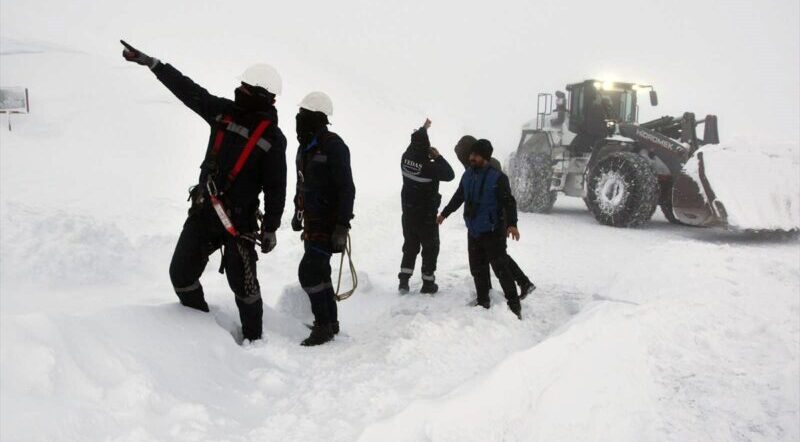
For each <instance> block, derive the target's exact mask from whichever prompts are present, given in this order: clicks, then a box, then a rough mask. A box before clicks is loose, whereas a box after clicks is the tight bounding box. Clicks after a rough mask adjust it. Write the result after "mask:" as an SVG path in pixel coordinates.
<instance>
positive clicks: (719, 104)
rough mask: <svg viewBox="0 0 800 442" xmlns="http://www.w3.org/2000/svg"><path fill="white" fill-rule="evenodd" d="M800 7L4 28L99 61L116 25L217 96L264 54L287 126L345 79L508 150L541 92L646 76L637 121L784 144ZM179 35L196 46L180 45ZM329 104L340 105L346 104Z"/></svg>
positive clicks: (794, 128) (229, 12)
mask: <svg viewBox="0 0 800 442" xmlns="http://www.w3.org/2000/svg"><path fill="white" fill-rule="evenodd" d="M798 11H799V9H798V2H797V1H793V0H780V1H772V0H769V1H761V2H752V1H686V0H679V1H647V2H642V1H632V0H631V1H602V2H576V1H553V0H544V1H535V2H534V1H493V2H455V1H450V2H441V1H438V2H436V1H433V2H431V1H403V2H399V1H393V2H374V1H367V0H361V1H358V0H345V1H337V2H258V1H240V2H205V3H204V2H196V1H170V2H164V1H159V2H155V1H144V2H88V1H86V2H61V1H52V0H25V1H12V0H5V1H4V2H3V4H2V31H1V32H2V36H3V37H7V38H37V39H41V40H47V41H52V42H60V43H62V44H64V45H65V46H67V47H71V48H74V49H80V48H84V49H85V50H88V51H91V52H100V53H106V54H108V56H109V57H116V56H118V52H119V45H118V44H117V39H118V38H119V37H125V38H126V39H128V40H129V41H130V42H131V43H133V44H136V45H138V46H139V47H140V48H141V49H142V50H145V51H149V52H150V53H151V54H152V55H154V56H157V57H161V58H163V59H164V60H166V61H170V62H173V63H174V64H175V65H176V66H178V67H180V68H181V69H184V70H185V71H186V72H187V73H188V74H190V75H192V76H193V77H194V78H196V79H198V81H201V82H202V83H203V84H205V85H207V86H208V87H209V88H210V89H211V90H213V91H215V92H217V93H220V94H228V95H229V94H230V91H231V89H232V87H233V85H234V84H235V83H234V81H235V79H234V76H235V75H237V74H238V73H239V71H241V70H242V69H243V68H244V67H245V66H246V65H248V64H249V63H251V62H254V61H261V60H265V61H269V62H271V63H273V64H274V65H276V66H277V67H278V68H279V69H280V70H281V71H282V72H284V76H285V77H286V83H287V88H286V94H285V96H284V97H283V99H282V100H281V107H280V109H281V110H282V111H283V112H282V115H283V118H284V126H286V129H287V132H291V127H289V125H287V122H286V119H287V117H288V116H293V115H294V112H295V111H294V105H295V104H296V103H297V101H298V99H299V97H301V96H302V95H303V94H305V93H306V92H307V91H306V90H293V89H292V88H291V85H292V83H293V80H294V79H299V78H302V80H303V83H304V84H312V85H315V87H316V88H318V89H323V90H328V91H332V94H333V95H334V98H335V99H338V100H337V102H339V103H340V104H341V103H346V101H345V100H343V97H341V95H342V94H346V93H348V91H350V90H362V91H363V90H369V91H370V92H369V95H372V96H374V97H375V98H376V99H378V100H380V99H381V97H382V96H391V97H392V102H393V103H396V104H398V105H403V106H406V107H407V108H408V111H409V112H408V115H409V117H414V118H410V121H397V122H395V123H396V125H398V126H401V127H403V128H404V129H405V130H406V131H408V130H410V129H411V128H412V127H413V126H415V125H417V124H418V120H420V119H421V118H422V117H423V116H425V115H430V116H431V118H432V119H434V121H436V120H437V118H438V119H439V120H443V119H445V118H449V119H452V120H454V121H458V122H459V125H460V127H457V128H454V130H457V131H460V130H463V131H469V132H472V133H474V134H476V135H478V136H482V137H486V138H489V139H491V140H493V141H495V144H496V145H497V146H496V147H497V148H498V149H499V150H501V151H502V152H503V153H508V152H509V151H510V150H511V149H512V148H513V147H514V144H515V142H516V141H517V135H518V130H519V126H520V125H521V124H522V123H523V122H524V121H526V120H528V119H530V118H532V116H533V114H534V112H535V98H536V94H537V93H538V92H552V91H553V90H555V89H557V88H563V86H564V84H565V83H567V82H573V81H579V80H581V79H584V78H590V77H601V78H610V79H617V80H630V81H640V82H646V83H652V84H654V85H656V87H657V90H658V91H659V93H660V97H659V98H660V101H661V103H660V106H659V107H658V108H656V109H652V108H650V106H649V104H647V103H645V102H643V103H642V119H647V118H650V117H656V116H660V115H665V114H673V115H679V114H680V113H682V112H684V111H694V112H696V113H697V114H698V115H705V114H707V113H716V114H718V116H719V118H720V133H721V137H722V138H723V139H724V140H731V139H733V138H736V137H741V136H745V137H750V138H752V137H753V136H756V135H757V136H758V138H759V140H762V141H764V142H770V143H772V142H778V143H794V142H795V141H796V140H797V139H798V138H800V131H799V130H800V129H798V125H797V123H798V120H799V119H800V112H799V111H798V109H799V108H798V100H799V99H800V90H799V89H798V78H800V71H799V70H798V53H799V52H800V47H799V46H798V44H799V42H800V34H798V28H797V22H798V16H799V15H800V12H798ZM43 16H44V17H43ZM31 19H35V20H36V21H39V22H41V21H42V20H43V19H49V21H50V22H51V23H52V26H50V27H49V29H48V30H47V31H46V32H42V29H40V28H37V29H36V30H35V31H34V30H31V29H29V28H28V27H27V26H26V23H27V22H29V20H31ZM186 47H192V48H193V50H192V51H191V52H186V51H178V50H177V49H176V48H186ZM298 59H302V60H303V63H302V65H300V64H299V63H297V62H296V61H297V60H298ZM314 65H316V68H317V69H315V70H314V71H309V70H308V67H309V66H314ZM296 70H297V71H299V70H302V72H297V71H296ZM343 79H347V80H346V81H347V82H356V83H350V84H342V83H343V82H345V80H343ZM54 81H57V77H54ZM120 86H121V87H124V85H120ZM64 87H69V85H66V84H65V85H64ZM156 87H158V86H156V85H153V88H156ZM108 93H114V92H113V91H108ZM337 93H338V95H339V96H336V95H337ZM643 101H645V100H643ZM337 111H338V112H339V115H346V114H347V108H346V107H342V106H339V107H337ZM342 118H344V117H342ZM398 142H400V143H401V144H402V143H404V142H405V140H388V139H387V140H386V144H385V145H381V146H369V148H370V149H387V150H392V151H396V149H398V148H399V146H398V145H397V143H398ZM441 143H442V144H447V145H451V144H452V142H451V140H441Z"/></svg>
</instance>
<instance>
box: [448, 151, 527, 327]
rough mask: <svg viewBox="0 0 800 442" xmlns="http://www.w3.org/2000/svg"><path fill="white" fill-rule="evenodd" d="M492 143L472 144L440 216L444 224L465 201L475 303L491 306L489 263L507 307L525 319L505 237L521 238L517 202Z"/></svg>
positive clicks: (465, 217)
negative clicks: (496, 163)
mask: <svg viewBox="0 0 800 442" xmlns="http://www.w3.org/2000/svg"><path fill="white" fill-rule="evenodd" d="M492 151H493V148H492V143H490V142H489V141H488V140H478V141H477V142H476V143H475V144H473V145H472V147H471V148H470V154H469V163H470V168H469V169H467V170H466V171H465V172H464V175H462V177H461V182H460V183H459V185H458V190H457V191H456V193H455V194H454V195H453V197H452V198H451V199H450V202H449V203H447V206H445V208H444V209H443V210H442V213H441V214H440V215H439V216H438V217H437V222H438V223H439V224H442V223H443V222H444V220H445V219H446V218H447V217H448V216H450V214H452V213H453V212H455V211H456V210H458V209H459V208H460V207H461V205H462V204H463V205H464V206H465V207H464V221H465V223H466V225H467V245H468V247H467V248H468V252H469V268H470V273H471V274H472V278H473V279H474V281H475V290H476V292H477V297H478V299H477V302H476V305H480V306H481V307H484V308H487V309H488V308H489V305H490V299H489V288H490V279H489V278H490V275H489V266H490V265H491V267H492V269H493V270H494V273H495V276H497V279H499V280H500V286H501V287H502V288H503V293H504V294H505V297H506V302H507V303H508V308H509V309H511V311H512V312H513V313H514V314H515V315H517V318H520V319H522V308H521V306H520V301H519V294H518V293H517V286H516V284H515V283H514V278H513V276H512V273H511V271H510V269H509V258H508V254H507V253H506V237H507V236H510V237H512V238H513V239H514V240H515V241H519V230H517V203H516V201H515V200H514V196H513V195H512V194H511V186H510V185H509V182H508V177H507V176H506V175H505V174H504V173H503V172H500V171H499V170H497V169H496V168H494V167H492V165H491V163H490V160H491V158H492Z"/></svg>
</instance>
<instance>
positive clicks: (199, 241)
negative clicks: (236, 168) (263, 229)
mask: <svg viewBox="0 0 800 442" xmlns="http://www.w3.org/2000/svg"><path fill="white" fill-rule="evenodd" d="M220 247H223V250H224V254H223V258H222V261H223V268H224V270H225V276H227V278H228V285H229V286H230V288H231V290H233V294H234V295H235V296H236V306H237V307H238V308H239V319H240V320H241V321H242V332H243V335H244V338H245V339H258V338H260V337H261V316H262V313H263V303H262V301H261V288H260V286H259V284H258V278H257V276H256V261H258V255H257V254H256V250H255V244H253V243H252V242H249V241H247V240H244V239H237V238H233V237H232V236H230V235H229V234H228V233H227V232H226V231H225V230H223V228H222V224H221V223H220V222H219V220H216V219H213V218H210V217H209V216H207V214H205V215H204V214H202V213H201V214H194V215H191V216H189V218H187V219H186V222H185V223H184V225H183V231H181V235H180V238H178V244H177V245H176V246H175V252H174V253H173V255H172V262H171V263H170V265H169V276H170V279H171V280H172V286H173V287H174V288H175V293H176V294H177V295H178V298H179V299H180V300H181V303H182V304H184V305H186V306H189V307H194V308H201V307H202V306H206V303H205V299H204V295H203V286H202V285H201V284H200V275H202V274H203V270H205V268H206V264H208V257H209V255H211V254H212V253H213V252H214V251H216V250H217V249H219V248H220ZM206 309H207V307H206Z"/></svg>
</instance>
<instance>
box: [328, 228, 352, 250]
mask: <svg viewBox="0 0 800 442" xmlns="http://www.w3.org/2000/svg"><path fill="white" fill-rule="evenodd" d="M349 231H350V228H349V227H347V226H343V225H341V224H337V225H336V228H334V229H333V235H331V251H332V252H333V253H342V252H344V249H345V248H346V247H347V232H349Z"/></svg>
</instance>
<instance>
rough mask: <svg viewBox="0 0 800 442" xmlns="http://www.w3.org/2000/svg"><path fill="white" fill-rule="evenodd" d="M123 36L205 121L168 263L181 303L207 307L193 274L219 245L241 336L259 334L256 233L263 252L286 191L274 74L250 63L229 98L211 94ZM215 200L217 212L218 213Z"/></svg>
mask: <svg viewBox="0 0 800 442" xmlns="http://www.w3.org/2000/svg"><path fill="white" fill-rule="evenodd" d="M123 44H124V45H125V47H126V49H125V50H124V51H123V56H124V57H125V59H126V60H128V61H130V62H134V63H138V64H140V65H144V66H148V67H149V68H150V69H151V70H152V71H153V73H154V74H155V75H156V78H157V79H158V80H159V81H161V83H163V84H164V86H166V87H167V89H169V90H170V92H172V93H173V94H174V95H175V96H176V97H177V98H178V99H179V100H180V101H181V102H183V104H185V105H186V106H187V107H188V108H189V109H191V110H192V111H194V112H195V113H197V114H198V115H200V117H202V118H203V119H204V120H205V121H206V122H207V123H208V124H209V126H210V128H211V133H210V136H209V141H208V145H207V147H206V156H205V160H204V161H203V164H202V166H201V168H200V177H199V181H198V185H197V186H195V187H194V188H193V190H192V192H191V195H190V199H191V201H192V205H191V208H190V210H189V216H188V217H187V219H186V222H185V223H184V225H183V230H182V232H181V234H180V237H179V239H178V243H177V245H176V246H175V252H174V254H173V256H172V262H171V263H170V267H169V275H170V279H171V281H172V285H173V287H174V289H175V293H176V294H177V296H178V299H179V300H180V302H181V304H183V305H185V306H187V307H191V308H194V309H197V310H201V311H204V312H208V311H209V308H208V304H207V303H206V300H205V295H204V293H203V287H202V285H201V284H200V276H201V275H202V274H203V271H204V270H205V267H206V264H207V263H208V257H209V255H210V254H211V253H213V252H214V251H216V250H218V249H220V248H221V249H222V250H223V258H222V270H224V273H225V275H226V277H227V279H228V284H229V285H230V287H231V289H232V290H233V293H234V295H235V296H236V305H237V307H238V309H239V318H240V320H241V323H242V338H243V339H245V340H250V341H253V340H257V339H260V338H261V335H262V313H263V302H262V300H261V288H260V285H259V283H258V278H257V277H256V261H257V260H258V255H257V254H256V251H255V240H256V239H260V241H261V251H262V253H269V252H270V251H272V250H273V248H274V247H275V245H276V243H277V240H276V237H275V231H276V230H277V229H278V227H279V226H280V223H281V215H282V214H283V208H284V203H285V199H286V138H285V137H284V136H283V133H282V132H281V130H280V129H279V128H278V113H277V111H276V109H275V105H274V104H275V96H276V95H277V94H280V92H281V79H280V76H279V75H278V73H277V71H275V69H274V68H272V67H271V66H269V65H265V64H260V65H254V66H251V67H250V68H248V69H247V70H246V71H245V73H244V74H243V75H242V77H241V85H240V86H239V87H238V88H237V89H236V90H235V92H234V95H235V99H234V100H229V99H227V98H222V97H217V96H214V95H212V94H210V93H209V92H208V91H207V90H206V89H204V88H202V87H201V86H199V85H197V84H196V83H194V82H193V81H192V80H191V79H189V78H188V77H186V76H184V75H183V74H181V73H180V72H179V71H178V70H177V69H175V68H174V67H172V65H170V64H165V63H162V62H160V61H159V60H158V59H156V58H153V57H149V56H147V55H146V54H144V53H142V52H141V51H139V50H136V49H135V48H133V47H131V46H130V45H127V44H126V43H124V42H123ZM262 192H263V194H264V214H263V220H262V222H261V227H260V231H259V227H258V221H257V218H258V211H259V208H258V206H259V195H260V194H261V193H262ZM212 197H213V198H212ZM212 200H216V201H217V203H214V201H212ZM215 204H218V206H217V207H219V208H220V210H221V211H222V212H223V213H224V215H219V214H218V212H217V210H216V209H215V207H214V205H215ZM223 216H224V217H225V219H226V220H227V223H228V225H226V224H225V223H226V221H224V220H223Z"/></svg>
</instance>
